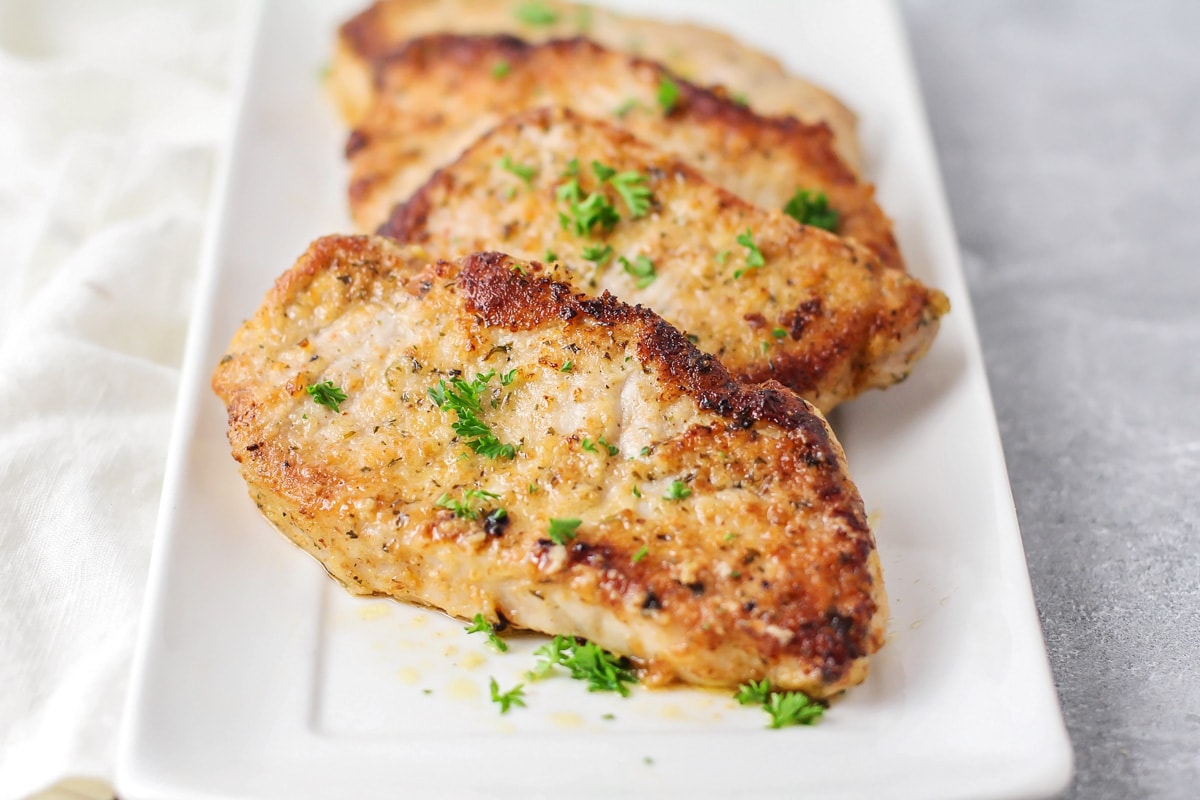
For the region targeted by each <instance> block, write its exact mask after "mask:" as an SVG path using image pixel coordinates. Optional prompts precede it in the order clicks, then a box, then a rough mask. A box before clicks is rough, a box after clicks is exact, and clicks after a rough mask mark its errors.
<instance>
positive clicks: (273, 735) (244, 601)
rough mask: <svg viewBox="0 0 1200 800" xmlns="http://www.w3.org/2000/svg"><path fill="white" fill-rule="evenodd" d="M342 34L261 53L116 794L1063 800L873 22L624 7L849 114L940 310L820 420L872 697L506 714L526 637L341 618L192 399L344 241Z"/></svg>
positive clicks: (909, 137)
mask: <svg viewBox="0 0 1200 800" xmlns="http://www.w3.org/2000/svg"><path fill="white" fill-rule="evenodd" d="M626 5H632V4H631V3H628V4H626ZM651 6H652V7H651ZM353 10H354V9H353V7H342V8H330V7H328V4H325V3H319V2H315V1H314V2H303V3H301V2H283V1H282V0H280V2H274V3H271V4H269V5H268V6H267V7H266V9H265V11H264V14H263V17H262V19H261V21H260V24H259V26H258V29H257V41H256V43H255V46H254V49H253V51H252V53H253V56H252V60H251V63H250V66H249V69H248V73H247V74H248V79H247V83H246V86H245V88H244V92H243V104H242V108H241V113H240V117H239V122H238V127H237V130H236V135H235V140H234V146H233V150H232V155H231V158H230V160H229V163H228V164H227V168H226V172H225V175H224V179H223V181H222V195H221V196H220V198H219V199H220V200H222V202H223V205H222V206H221V207H220V209H219V215H218V217H217V224H215V225H214V226H213V228H212V231H211V233H212V237H213V238H212V239H211V240H210V242H209V248H208V251H207V252H208V257H207V259H206V264H205V268H204V269H205V271H204V273H203V278H202V281H201V284H200V286H199V292H198V294H199V297H198V300H197V308H196V314H195V318H194V322H193V328H192V332H191V338H190V342H189V348H188V351H187V356H186V363H185V367H184V381H183V385H182V388H181V393H182V394H181V400H180V406H179V415H178V419H177V421H176V429H175V435H174V441H173V447H172V453H171V458H170V462H169V464H168V469H167V478H166V484H165V487H164V495H163V503H162V515H161V519H160V525H159V531H158V540H157V548H156V552H155V558H154V565H153V569H152V576H151V581H150V587H149V592H148V595H147V600H146V604H147V607H146V614H145V617H144V620H143V624H142V629H141V638H140V645H139V649H138V654H137V659H136V666H135V670H134V679H133V681H134V682H133V688H132V692H131V697H130V702H129V706H128V709H127V714H126V725H125V729H124V731H123V735H122V740H121V744H120V753H119V766H118V781H117V782H118V789H119V791H120V794H121V796H122V797H123V798H126V800H151V798H153V799H154V800H174V799H177V798H216V797H243V798H256V799H258V800H266V799H267V798H279V799H280V800H306V798H312V799H313V800H316V799H318V798H319V799H320V800H328V798H339V797H351V796H362V797H385V796H387V797H396V796H400V797H452V798H466V797H500V798H509V797H511V798H518V797H520V798H529V797H576V798H593V797H594V798H600V797H604V798H612V797H622V798H641V797H645V798H656V797H663V796H668V795H670V796H688V797H692V798H709V797H711V798H728V797H731V796H733V797H751V796H752V797H795V796H798V795H801V794H803V795H806V796H814V797H822V798H860V797H861V798H868V797H869V798H878V797H889V798H901V797H911V798H921V799H922V800H932V799H933V798H943V797H944V798H949V797H956V798H967V797H978V798H984V797H988V798H999V797H1008V798H1018V797H1020V798H1033V797H1045V796H1049V795H1052V794H1054V793H1055V792H1057V791H1059V790H1061V789H1062V788H1063V787H1064V786H1065V785H1066V784H1067V782H1068V780H1069V778H1070V774H1071V750H1070V745H1069V743H1068V740H1067V737H1066V733H1065V731H1064V728H1063V724H1062V719H1061V717H1060V714H1059V709H1058V704H1057V699H1056V697H1055V694H1054V689H1053V684H1052V682H1051V679H1050V673H1049V670H1048V667H1047V663H1046V655H1045V651H1044V648H1043V643H1042V639H1041V634H1040V628H1039V625H1038V619H1037V616H1036V614H1035V611H1034V606H1033V602H1032V596H1031V593H1030V587H1029V579H1028V575H1027V573H1026V570H1025V562H1024V554H1023V551H1022V548H1021V539H1020V533H1019V531H1018V529H1017V524H1016V517H1015V515H1014V512H1013V506H1012V498H1011V495H1010V492H1009V487H1008V482H1007V476H1006V473H1005V468H1004V460H1003V454H1002V452H1001V449H1000V440H999V436H998V434H997V429H996V423H995V418H994V414H993V410H992V405H991V399H990V397H989V394H988V387H987V381H986V376H985V374H984V368H983V363H982V360H981V356H980V351H979V345H978V341H977V338H976V334H975V329H974V322H973V320H972V315H971V308H970V305H969V301H968V298H967V294H966V290H965V287H964V284H963V277H962V273H961V269H960V266H959V262H958V255H957V251H956V244H955V239H954V233H953V229H952V226H951V222H950V219H949V215H948V213H947V210H946V204H945V199H944V197H943V193H942V188H941V183H940V177H939V175H938V169H937V164H936V161H935V158H934V155H933V149H932V145H931V141H930V136H929V132H928V129H927V127H926V123H925V118H924V109H923V107H922V103H921V98H920V96H919V93H918V89H917V85H916V82H915V78H914V75H913V70H912V65H911V61H910V57H909V54H908V52H907V45H906V41H905V37H904V31H903V27H902V25H901V22H900V20H899V18H898V16H897V14H896V13H895V11H894V10H893V9H892V7H891V6H890V5H887V4H886V3H884V2H879V1H876V0H854V2H836V3H834V2H829V1H828V0H815V2H786V3H785V2H774V3H768V2H752V1H750V2H748V1H747V0H743V1H742V2H738V3H720V4H718V3H715V2H714V3H710V4H696V3H695V2H687V0H678V1H676V0H662V1H661V2H656V3H653V4H651V3H644V4H640V5H638V6H637V10H638V11H639V12H640V13H643V14H658V15H661V16H664V17H692V18H694V19H698V20H701V21H705V22H709V23H711V24H714V25H716V26H719V27H722V28H724V29H726V30H729V31H730V32H732V33H733V34H735V35H737V36H740V37H742V38H744V39H745V40H747V41H749V42H752V43H754V44H756V45H758V46H760V47H762V48H764V49H766V50H767V51H769V52H772V53H774V54H775V55H777V56H778V57H780V58H781V59H782V60H783V61H785V62H787V63H788V65H789V66H790V67H792V68H793V69H794V70H795V71H796V72H798V73H799V74H803V75H807V76H810V77H811V78H813V79H815V80H816V81H818V82H820V83H823V84H824V85H826V86H828V87H829V88H831V89H833V90H834V91H835V92H836V93H838V94H839V95H840V96H841V97H842V98H844V99H845V100H846V101H847V102H848V103H849V104H850V105H851V106H852V107H853V108H855V109H856V110H857V111H858V112H859V113H860V115H861V120H862V129H861V130H862V137H863V142H864V149H865V151H866V157H867V158H866V162H867V163H866V169H867V171H868V173H869V174H870V175H871V176H873V177H874V178H875V180H876V181H877V182H878V186H879V196H880V199H881V201H882V204H883V206H884V208H885V209H887V210H888V211H889V212H890V213H891V214H892V215H893V216H894V218H895V220H896V224H897V230H898V234H899V238H900V242H901V245H902V247H903V249H904V251H905V254H906V256H907V259H908V262H909V264H910V265H911V266H912V270H913V272H914V273H916V274H917V275H918V276H919V277H921V278H923V279H925V280H927V281H928V282H929V283H931V284H933V285H935V286H938V287H940V288H941V289H943V290H944V291H945V292H946V293H947V294H948V295H949V296H950V299H951V301H952V303H953V304H954V310H953V312H952V313H951V314H950V316H949V317H948V318H947V319H946V321H945V323H944V325H943V328H942V332H941V335H940V338H939V339H938V341H937V343H936V345H935V346H934V348H933V350H932V352H931V353H930V354H929V356H928V358H926V359H925V361H924V362H923V363H921V364H920V365H918V368H917V370H916V372H915V374H914V375H913V377H912V378H911V379H910V380H909V381H908V382H906V383H905V384H903V385H902V386H899V387H896V388H894V389H892V390H890V391H888V392H886V393H880V392H876V393H873V394H871V395H869V396H866V397H863V398H861V399H859V400H857V401H855V402H854V403H852V404H850V405H849V406H847V407H846V408H844V409H843V410H841V411H839V412H838V413H837V414H836V415H835V416H834V420H833V422H834V426H835V428H836V430H837V431H838V433H839V435H840V437H841V439H842V442H843V443H844V445H845V448H846V451H847V453H848V455H849V461H850V466H851V470H852V473H853V475H854V477H855V479H856V481H857V482H858V485H859V487H860V488H861V490H862V494H863V497H864V498H865V500H866V503H867V507H868V510H869V511H870V513H871V518H872V521H873V523H874V526H875V531H876V536H877V539H878V542H879V550H880V553H881V556H882V560H883V566H884V574H885V579H886V582H887V586H888V591H889V594H890V596H891V601H892V622H891V628H890V636H889V641H888V644H887V646H886V647H885V648H884V650H883V651H882V652H881V653H880V654H879V655H878V656H877V657H875V658H874V660H873V663H872V670H871V676H870V678H869V679H868V680H867V682H866V683H865V684H864V685H862V686H861V687H859V688H856V689H854V690H852V691H851V692H849V694H848V695H847V696H846V697H845V698H844V699H842V700H840V701H838V702H836V703H835V704H834V706H833V708H832V709H831V710H830V711H829V712H828V714H827V715H826V719H825V720H824V721H822V722H821V724H820V725H818V726H816V727H812V728H791V729H785V730H766V729H765V728H764V723H765V716H764V715H763V714H762V713H761V712H759V711H756V710H754V709H750V708H743V707H740V706H738V705H736V703H734V702H733V700H732V699H731V698H730V697H729V696H728V695H727V694H718V693H713V692H706V691H700V690H695V689H674V690H664V691H648V690H637V691H635V693H634V696H633V697H632V698H630V699H621V698H620V697H617V696H615V695H602V694H589V693H587V692H586V691H585V690H584V686H583V685H581V684H579V683H577V682H574V681H570V680H568V679H563V678H559V679H553V680H546V681H542V682H539V683H536V684H533V685H530V686H528V704H529V707H528V708H524V709H516V710H515V711H513V712H512V713H510V714H508V715H505V716H501V715H499V714H498V713H497V708H496V706H495V705H493V704H492V703H491V702H490V701H489V699H488V691H487V687H488V679H489V677H490V676H495V677H496V678H497V679H498V681H499V683H500V684H501V685H502V686H503V687H509V686H512V685H513V684H515V683H516V682H518V681H520V680H522V674H523V672H524V671H525V670H527V669H528V668H529V667H530V666H531V665H532V664H533V661H534V659H533V657H532V655H531V651H532V649H533V648H534V647H535V646H536V644H537V642H536V640H535V639H534V637H516V638H514V639H513V646H512V650H511V651H510V652H509V653H508V654H507V655H503V656H499V655H495V654H493V653H491V652H490V650H489V649H488V648H487V647H486V645H485V643H484V642H483V641H482V640H481V637H477V636H474V637H468V636H467V635H466V634H465V633H463V632H462V624H461V623H460V622H456V621H453V620H449V619H447V618H445V617H443V616H441V615H439V614H436V613H432V612H429V611H423V610H419V609H414V608H409V607H405V606H401V605H399V604H396V603H392V602H390V601H386V600H360V599H355V598H351V597H350V596H349V595H347V594H346V593H345V592H344V591H342V590H341V589H340V588H339V587H338V586H336V585H334V583H333V582H332V581H331V580H329V579H328V578H327V577H326V576H325V574H324V573H323V571H322V570H321V568H320V567H319V566H318V565H317V564H316V563H315V562H314V561H312V560H311V559H310V558H309V557H308V556H306V555H304V554H303V553H301V552H300V551H299V550H298V549H297V548H295V547H293V546H292V545H291V544H289V543H287V542H286V541H285V540H284V539H283V537H281V536H279V535H278V534H276V533H275V532H274V531H273V530H272V529H271V527H270V526H269V525H268V524H267V523H266V522H265V521H264V520H263V519H262V518H261V517H260V516H259V515H258V513H257V511H256V510H255V508H254V505H253V503H252V502H251V501H250V500H249V499H248V498H247V496H246V491H245V486H244V485H243V483H242V481H241V478H240V477H239V476H238V473H237V470H236V468H235V465H234V462H233V461H232V459H231V458H230V455H229V450H228V447H227V444H226V440H225V414H224V409H223V408H222V406H221V403H220V402H219V401H218V400H217V399H216V398H215V397H214V396H213V395H212V394H211V392H210V391H209V389H208V376H209V374H210V372H211V370H212V368H213V366H214V365H215V364H216V363H217V360H218V359H219V358H220V356H221V354H222V352H223V351H224V348H225V346H226V344H227V343H228V341H229V339H230V337H231V335H232V334H233V332H234V330H235V328H236V327H237V326H238V325H239V324H240V322H241V321H242V320H243V319H244V318H246V317H248V316H249V315H250V314H251V313H252V312H253V311H254V309H255V308H256V306H257V305H258V303H259V301H260V299H261V298H262V296H263V294H264V293H265V291H266V289H267V288H268V286H269V285H270V283H271V282H272V280H273V279H274V278H275V276H276V275H278V274H279V273H280V272H282V271H283V270H284V269H285V268H287V267H288V266H289V265H290V264H291V263H292V261H293V260H294V259H295V258H296V257H297V256H298V255H299V254H300V253H301V252H302V251H303V250H304V249H305V247H306V245H307V244H308V242H309V241H310V240H311V239H313V238H315V237H317V236H319V235H321V234H325V233H330V232H337V231H345V230H347V229H348V223H347V219H346V214H345V209H344V200H343V198H344V180H345V174H344V165H343V163H342V160H341V156H340V145H341V142H342V140H343V136H344V132H343V131H342V130H341V127H340V125H339V123H338V121H337V120H336V118H335V116H334V113H333V111H332V109H331V107H330V104H329V103H328V101H327V100H326V98H325V97H324V96H323V95H322V92H321V89H320V86H319V81H318V75H319V72H320V69H321V66H322V64H324V63H325V62H326V61H327V59H328V54H329V52H330V46H331V43H332V37H333V33H334V26H335V23H336V21H337V20H339V19H340V18H342V17H344V16H345V15H346V14H348V13H349V12H351V11H353ZM609 716H613V717H615V718H608V717H609Z"/></svg>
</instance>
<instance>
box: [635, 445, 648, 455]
mask: <svg viewBox="0 0 1200 800" xmlns="http://www.w3.org/2000/svg"><path fill="white" fill-rule="evenodd" d="M638 455H639V456H648V455H650V445H646V446H645V447H643V448H642V449H641V450H639V451H638Z"/></svg>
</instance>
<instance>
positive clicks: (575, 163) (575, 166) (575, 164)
mask: <svg viewBox="0 0 1200 800" xmlns="http://www.w3.org/2000/svg"><path fill="white" fill-rule="evenodd" d="M563 174H564V175H566V176H567V177H568V178H575V177H578V175H579V159H578V158H572V159H571V160H570V161H568V162H567V171H566V172H565V173H563Z"/></svg>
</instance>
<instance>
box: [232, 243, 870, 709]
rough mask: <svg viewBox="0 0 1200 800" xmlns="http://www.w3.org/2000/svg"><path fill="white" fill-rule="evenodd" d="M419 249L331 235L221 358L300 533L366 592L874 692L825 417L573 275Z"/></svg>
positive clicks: (275, 504)
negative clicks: (750, 381) (578, 285)
mask: <svg viewBox="0 0 1200 800" xmlns="http://www.w3.org/2000/svg"><path fill="white" fill-rule="evenodd" d="M422 263H423V258H422V255H421V254H420V253H419V252H416V251H414V250H412V249H408V250H406V249H403V248H401V247H399V246H398V245H396V244H394V243H392V242H390V241H389V240H386V239H383V238H368V237H327V238H323V239H320V240H318V241H317V242H315V243H314V244H313V245H312V246H311V247H310V249H309V251H308V252H307V253H306V254H305V255H304V256H303V257H301V259H300V260H299V261H298V262H297V264H296V265H295V266H294V267H293V268H292V269H290V270H288V271H287V272H286V273H284V275H283V276H282V277H281V278H280V279H279V280H278V281H277V282H276V284H275V287H274V288H273V289H272V290H271V291H270V292H269V293H268V295H267V297H266V300H265V301H264V303H263V305H262V306H261V308H260V309H259V310H258V312H257V313H256V314H255V315H254V317H253V318H252V319H250V320H249V321H248V322H246V323H245V324H244V326H243V327H242V328H241V329H240V330H239V331H238V332H237V334H236V335H235V336H234V338H233V341H232V343H231V344H230V346H229V350H228V354H227V355H226V356H225V357H224V358H223V359H222V360H221V363H220V365H219V366H218V367H217V369H216V372H215V374H214V376H213V388H214V389H215V391H216V393H217V394H218V395H219V396H220V397H221V399H222V400H224V401H225V403H226V404H227V405H228V410H229V431H228V433H229V441H230V444H231V446H232V451H233V456H234V458H235V459H236V460H237V461H238V462H239V463H240V465H241V471H242V474H243V476H244V477H245V479H246V482H247V484H248V486H249V489H250V494H251V497H252V498H253V500H254V502H255V503H257V504H258V506H259V508H261V509H262V511H263V513H264V514H265V515H266V517H267V518H268V519H269V520H270V521H271V522H272V523H274V525H275V526H276V527H278V528H279V530H281V531H282V532H283V533H285V534H286V535H287V536H288V537H290V538H291V539H292V540H293V541H294V542H295V543H296V544H298V545H299V546H300V547H302V548H304V549H305V550H307V551H308V552H309V553H311V554H312V555H313V556H315V557H316V558H317V559H318V560H319V561H320V562H321V563H322V564H323V565H324V566H325V568H326V569H327V570H328V571H329V573H330V574H331V575H333V576H334V577H335V578H337V579H338V580H340V581H341V582H342V583H344V584H345V585H346V587H347V588H348V589H349V590H350V591H352V592H354V593H357V594H377V595H388V596H391V597H394V598H396V599H399V600H404V601H410V602H416V603H421V604H426V605H430V606H434V607H437V608H440V609H444V610H445V611H447V612H449V613H451V614H454V615H457V616H460V617H464V618H471V617H473V615H475V614H477V613H480V614H483V615H484V616H485V617H486V618H487V619H489V620H493V621H497V620H499V619H501V618H503V619H505V620H507V621H509V622H511V623H512V624H514V625H517V626H520V627H522V628H528V629H532V630H535V631H543V632H546V633H553V634H563V635H575V636H583V637H587V638H588V639H590V640H592V641H593V642H595V643H597V644H598V645H600V646H602V647H604V648H607V649H609V650H612V651H614V652H617V653H621V654H625V655H628V656H631V657H634V658H636V659H639V660H640V661H641V662H642V663H643V665H644V666H645V667H646V669H647V670H648V672H649V673H650V674H652V675H655V676H657V677H658V678H659V679H663V680H667V679H678V680H683V681H687V682H690V683H696V684H704V685H712V686H725V687H729V686H734V685H737V684H739V683H741V682H744V681H747V680H750V679H755V680H760V679H763V678H767V679H769V680H770V681H771V684H772V685H773V686H776V687H779V688H782V689H798V690H802V691H804V692H807V693H809V694H811V695H814V696H821V697H823V696H829V695H830V694H833V693H835V692H838V691H840V690H842V689H845V688H846V687H848V686H851V685H853V684H855V683H857V682H859V681H860V680H862V678H863V677H864V676H865V673H866V669H867V657H868V656H869V655H870V654H871V653H872V652H874V651H875V650H877V649H878V648H879V647H880V646H881V644H882V642H883V632H884V623H885V617H886V608H885V606H886V600H885V597H884V592H883V583H882V580H881V577H880V572H879V562H878V558H877V556H876V553H875V549H874V542H873V538H872V535H871V532H870V530H869V528H868V526H867V521H866V516H865V514H864V512H863V504H862V501H861V499H860V498H859V495H858V492H857V490H856V488H855V486H854V484H853V483H852V482H851V480H850V478H849V477H848V476H847V474H846V464H845V459H844V455H843V453H842V449H841V447H840V446H839V444H838V443H837V441H836V439H835V438H834V436H833V433H832V432H831V431H830V429H829V427H828V425H827V424H826V422H825V420H824V418H823V417H822V416H821V415H820V413H819V412H818V411H816V410H815V409H814V408H812V407H811V406H810V405H808V404H807V403H806V402H804V401H803V400H802V399H800V398H799V397H798V396H797V395H795V394H793V393H792V392H790V391H788V390H786V389H784V388H783V387H782V386H780V385H779V384H777V383H766V384H762V385H760V386H746V385H744V384H741V383H739V382H737V381H735V380H734V379H733V378H732V376H731V375H730V374H729V373H728V372H727V371H726V370H725V369H724V367H722V366H721V364H720V363H719V362H717V361H716V360H715V359H714V358H712V357H711V356H708V355H704V354H701V353H700V352H699V351H698V350H697V349H696V348H695V347H693V346H692V345H691V344H690V343H689V342H688V340H687V339H686V338H685V337H684V336H683V335H682V334H681V333H679V332H678V331H676V330H675V329H674V328H672V327H671V326H670V325H668V324H667V323H665V322H664V321H663V320H662V319H660V318H659V317H657V316H656V315H655V314H653V313H652V312H651V311H649V310H646V309H644V308H640V307H633V306H629V305H626V304H624V303H621V302H619V301H618V300H616V299H615V298H614V297H612V296H611V295H608V294H605V295H602V296H600V297H598V298H597V297H588V296H586V295H582V294H577V293H576V292H575V290H574V289H573V288H572V287H571V286H570V285H568V284H566V283H563V282H561V280H560V279H561V278H563V277H566V276H565V275H563V274H562V273H559V272H557V271H556V270H554V269H553V268H552V267H546V266H543V265H541V264H537V263H530V262H521V261H515V260H512V259H511V258H509V257H507V256H503V255H500V254H497V253H485V254H476V255H472V256H469V257H467V258H465V259H462V260H461V261H456V262H438V263H435V264H430V265H427V266H424V267H422V266H419V265H420V264H422ZM339 398H341V399H339ZM317 400H320V401H321V402H319V403H318V402H317ZM501 509H503V512H501Z"/></svg>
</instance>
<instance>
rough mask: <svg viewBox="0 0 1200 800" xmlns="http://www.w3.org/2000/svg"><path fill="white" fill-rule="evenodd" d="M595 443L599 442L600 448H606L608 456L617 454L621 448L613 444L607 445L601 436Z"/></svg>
mask: <svg viewBox="0 0 1200 800" xmlns="http://www.w3.org/2000/svg"><path fill="white" fill-rule="evenodd" d="M596 441H597V442H599V444H600V446H601V447H604V448H607V450H608V454H609V455H610V456H615V455H616V454H617V453H619V452H621V448H619V447H617V446H616V445H615V444H609V443H608V442H606V441H605V440H604V437H603V436H601V437H600V438H599V439H597V440H596Z"/></svg>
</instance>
